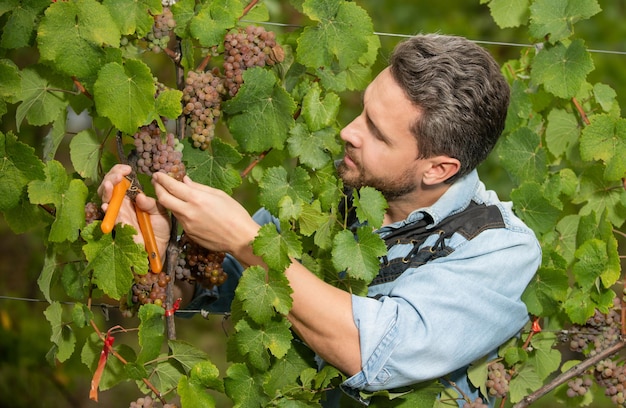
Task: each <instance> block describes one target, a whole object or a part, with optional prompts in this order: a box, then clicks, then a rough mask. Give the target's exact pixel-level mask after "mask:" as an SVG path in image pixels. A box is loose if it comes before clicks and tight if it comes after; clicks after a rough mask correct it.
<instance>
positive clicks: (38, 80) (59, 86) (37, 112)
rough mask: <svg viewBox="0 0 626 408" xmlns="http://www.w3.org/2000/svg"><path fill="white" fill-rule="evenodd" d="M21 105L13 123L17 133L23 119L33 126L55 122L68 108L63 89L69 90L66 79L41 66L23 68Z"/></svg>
mask: <svg viewBox="0 0 626 408" xmlns="http://www.w3.org/2000/svg"><path fill="white" fill-rule="evenodd" d="M21 75H22V90H21V92H20V95H19V99H20V101H22V103H21V104H20V105H19V106H18V107H17V112H16V114H15V121H16V125H17V130H18V132H19V130H20V125H21V123H22V121H23V120H24V118H26V119H27V120H28V123H30V124H31V125H33V126H43V125H47V124H49V123H51V122H52V121H54V120H56V119H57V118H58V117H59V115H60V114H61V112H63V111H65V109H66V108H67V106H68V101H67V97H66V95H67V94H66V93H64V92H62V90H63V89H71V86H72V85H71V81H69V80H68V79H67V78H61V77H60V76H58V75H56V74H54V73H53V72H50V70H47V71H46V70H45V69H44V68H43V67H41V66H38V65H37V66H35V67H29V68H25V69H24V70H23V71H22V73H21Z"/></svg>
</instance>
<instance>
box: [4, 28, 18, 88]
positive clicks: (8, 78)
mask: <svg viewBox="0 0 626 408" xmlns="http://www.w3.org/2000/svg"><path fill="white" fill-rule="evenodd" d="M5 28H6V27H5ZM0 78H2V82H0V98H3V99H8V100H13V99H15V98H16V97H17V96H18V95H19V93H20V91H21V89H22V79H21V78H20V69H19V67H18V66H17V65H15V63H14V62H13V61H11V60H9V59H0Z"/></svg>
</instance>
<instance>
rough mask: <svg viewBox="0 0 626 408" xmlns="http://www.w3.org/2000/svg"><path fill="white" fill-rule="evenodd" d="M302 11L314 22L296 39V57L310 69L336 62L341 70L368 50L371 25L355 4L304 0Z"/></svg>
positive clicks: (363, 12) (368, 18)
mask: <svg viewBox="0 0 626 408" xmlns="http://www.w3.org/2000/svg"><path fill="white" fill-rule="evenodd" d="M303 10H304V12H305V13H306V14H307V15H308V16H309V17H310V18H311V19H312V20H314V21H317V22H318V24H317V25H316V26H307V27H305V28H304V31H303V32H302V35H301V36H300V37H299V38H298V46H297V50H296V59H297V60H298V62H300V63H301V64H303V65H305V66H307V67H309V68H313V69H317V68H319V67H325V66H332V65H334V64H338V66H339V69H340V70H342V69H345V68H348V67H349V66H351V65H354V64H356V63H357V62H358V61H359V58H361V56H362V55H363V54H365V53H366V52H367V51H368V41H369V40H368V39H369V37H371V36H372V33H373V31H374V27H373V25H372V21H371V19H370V17H369V16H368V14H367V12H366V11H365V10H363V9H362V8H361V7H359V6H358V5H356V4H355V3H349V2H328V1H321V0H306V1H305V2H304V4H303Z"/></svg>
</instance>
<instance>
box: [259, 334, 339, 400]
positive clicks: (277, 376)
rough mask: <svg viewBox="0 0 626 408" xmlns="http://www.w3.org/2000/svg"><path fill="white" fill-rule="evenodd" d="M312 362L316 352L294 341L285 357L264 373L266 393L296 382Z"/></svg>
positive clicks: (269, 393) (272, 392)
mask: <svg viewBox="0 0 626 408" xmlns="http://www.w3.org/2000/svg"><path fill="white" fill-rule="evenodd" d="M311 364H314V354H313V352H312V351H311V349H309V348H308V347H306V346H304V345H302V344H301V343H298V342H295V343H293V344H292V345H291V348H290V349H289V351H287V354H286V355H285V357H284V358H281V359H280V360H277V361H276V363H275V364H272V367H271V368H270V369H269V370H268V371H267V372H266V373H264V377H265V381H263V388H264V389H265V393H266V394H268V395H272V394H274V392H275V391H274V390H280V389H282V388H283V387H288V386H290V384H295V383H296V382H297V381H298V377H300V373H302V372H303V371H304V370H307V369H310V368H311ZM325 367H328V366H325ZM315 371H317V370H315Z"/></svg>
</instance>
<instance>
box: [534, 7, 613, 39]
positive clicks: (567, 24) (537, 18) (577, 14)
mask: <svg viewBox="0 0 626 408" xmlns="http://www.w3.org/2000/svg"><path fill="white" fill-rule="evenodd" d="M600 11H602V9H601V8H600V6H599V5H598V2H597V1H596V0H536V1H534V2H533V4H532V5H531V6H530V12H531V16H530V27H529V30H530V33H531V35H533V36H534V37H535V38H544V37H547V36H549V38H550V42H552V43H556V42H557V41H560V40H563V39H565V38H567V37H569V36H570V35H572V33H573V27H574V24H575V23H576V22H578V21H580V20H586V19H588V18H590V17H592V16H594V15H596V14H597V13H599V12H600Z"/></svg>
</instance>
